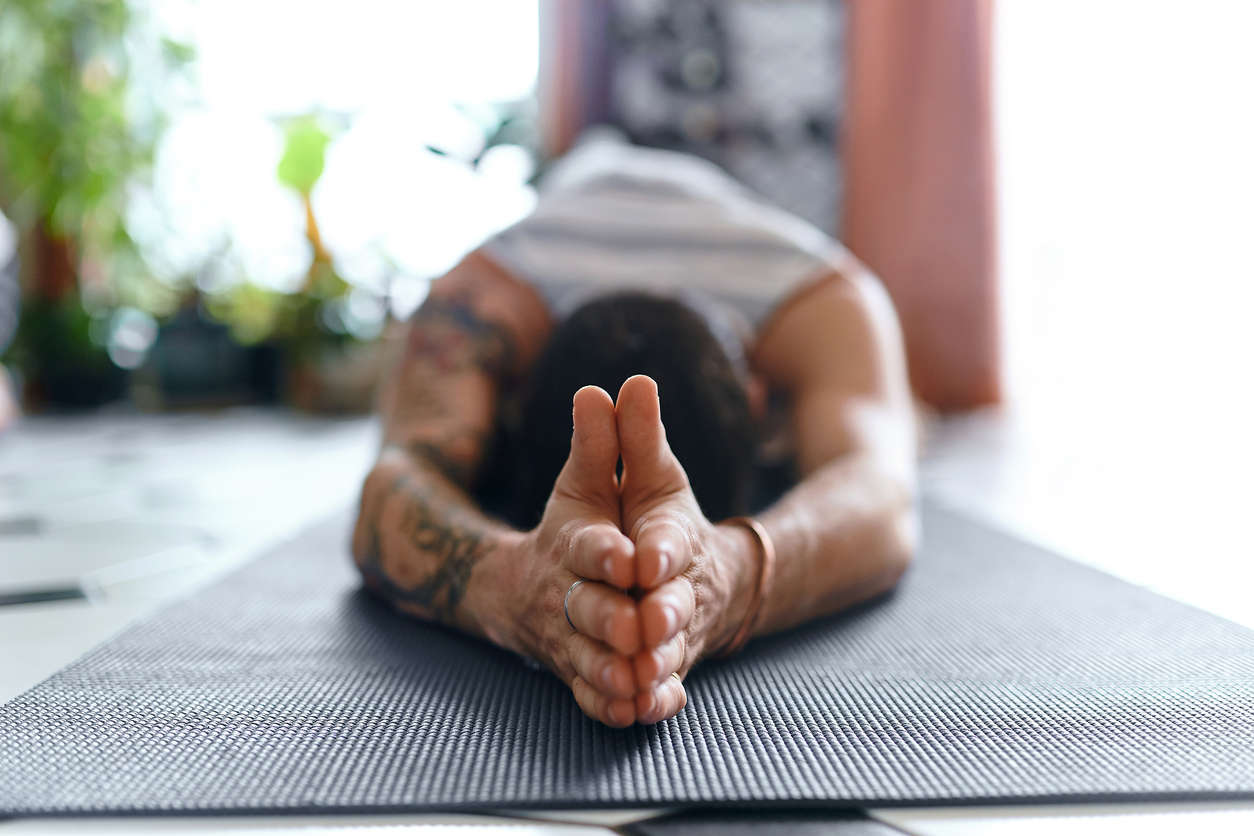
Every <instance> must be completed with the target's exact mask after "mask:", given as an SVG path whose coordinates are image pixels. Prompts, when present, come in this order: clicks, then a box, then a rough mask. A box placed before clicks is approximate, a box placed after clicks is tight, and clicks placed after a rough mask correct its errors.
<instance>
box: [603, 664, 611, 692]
mask: <svg viewBox="0 0 1254 836" xmlns="http://www.w3.org/2000/svg"><path fill="white" fill-rule="evenodd" d="M601 687H602V688H604V689H605V690H606V691H612V690H614V668H612V667H611V666H609V665H606V666H605V669H604V670H602V671H601Z"/></svg>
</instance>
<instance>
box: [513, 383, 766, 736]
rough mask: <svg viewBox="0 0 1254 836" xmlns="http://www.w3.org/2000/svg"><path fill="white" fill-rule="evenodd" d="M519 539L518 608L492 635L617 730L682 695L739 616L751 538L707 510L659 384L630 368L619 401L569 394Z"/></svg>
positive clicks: (591, 393) (666, 709)
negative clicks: (548, 476) (543, 486)
mask: <svg viewBox="0 0 1254 836" xmlns="http://www.w3.org/2000/svg"><path fill="white" fill-rule="evenodd" d="M620 459H621V460H622V478H621V479H620V478H619V477H618V463H619V460H620ZM514 547H515V548H516V549H517V552H516V554H515V555H514V559H513V560H511V561H510V563H511V564H513V565H514V566H515V567H517V569H518V570H519V571H518V573H517V575H516V576H515V577H514V578H513V579H512V580H513V582H515V583H517V584H518V586H517V587H516V590H515V593H516V594H506V595H503V596H502V601H503V603H504V605H505V606H506V607H516V608H518V610H519V611H517V612H515V613H511V616H512V617H511V618H509V619H508V620H509V621H510V622H512V623H513V625H514V626H515V628H516V629H515V630H513V631H511V632H512V633H514V635H512V636H508V637H507V636H493V638H494V639H496V640H498V641H500V642H501V643H502V644H505V645H506V646H511V647H513V648H514V649H516V650H519V651H521V652H523V653H525V654H527V655H529V656H531V657H533V658H535V659H537V660H539V661H541V662H543V663H545V664H547V665H548V666H549V667H550V668H551V669H552V670H553V671H554V672H555V673H556V674H557V675H558V676H559V677H560V678H561V679H562V681H563V682H565V683H566V684H567V685H568V686H569V687H570V689H571V691H572V692H573V693H574V696H575V699H576V701H577V702H578V703H579V706H580V708H582V709H583V711H584V712H585V713H586V714H588V716H590V717H593V718H595V719H597V720H600V721H601V722H603V723H606V724H607V725H610V726H616V727H623V726H629V725H631V724H632V723H656V722H659V721H661V720H665V719H667V718H669V717H673V716H674V715H675V714H677V713H678V712H679V711H680V710H681V709H682V708H683V707H684V706H685V705H686V704H687V694H686V692H685V690H684V686H683V683H682V678H683V677H684V676H685V675H686V674H687V672H688V671H689V669H691V668H692V666H693V665H694V664H695V663H696V662H697V661H698V660H699V659H701V658H702V657H703V656H705V655H709V654H710V653H715V652H718V651H719V650H720V649H721V648H723V647H725V646H726V645H727V644H728V643H729V642H730V640H731V638H732V637H733V636H734V635H735V634H736V633H737V631H738V628H739V627H740V624H741V621H742V620H743V615H744V610H745V607H746V606H747V605H748V600H749V597H750V595H751V590H750V589H749V588H748V587H747V584H748V583H751V582H752V578H751V577H749V576H750V575H752V565H751V563H750V562H749V561H751V560H752V555H753V549H754V548H755V547H756V544H755V543H754V541H753V539H752V535H751V534H750V533H749V532H748V531H747V530H745V529H744V528H743V527H741V526H738V525H715V524H713V523H711V522H710V521H708V520H707V519H706V518H705V516H704V515H703V514H702V512H701V509H700V508H699V506H698V505H697V501H696V498H695V497H694V496H693V493H692V490H691V488H690V487H689V483H688V477H687V475H686V474H685V473H684V470H683V467H682V466H681V465H680V463H679V460H678V459H677V458H676V457H675V455H674V453H673V452H672V451H671V449H670V446H669V445H668V444H667V441H666V432H665V430H664V429H663V426H662V421H661V413H660V404H659V400H658V391H657V385H656V384H655V383H654V382H653V380H652V379H650V378H648V377H645V376H636V377H632V378H630V379H629V380H627V382H626V383H624V384H623V386H622V389H621V390H620V391H619V394H618V399H617V402H614V401H613V400H611V398H610V396H609V395H608V394H607V393H606V392H605V391H604V390H603V389H600V388H597V387H594V386H588V387H584V388H583V389H580V390H579V392H577V393H576V394H575V398H574V434H573V436H572V438H571V449H570V457H569V459H568V460H567V461H566V464H565V466H564V467H563V468H562V471H561V473H560V474H559V475H558V478H557V481H556V483H555V484H554V487H553V493H552V495H551V497H550V498H549V501H548V504H547V506H546V507H545V511H544V516H543V518H542V520H541V522H540V524H539V526H537V527H536V528H535V529H534V530H533V531H531V532H527V533H525V534H523V535H522V536H521V538H520V539H519V540H518V541H517V543H516V544H515V546H514ZM579 581H583V582H582V583H577V582H579ZM576 584H577V585H576ZM572 585H573V586H574V588H573V589H572ZM568 592H569V595H568ZM568 618H569V621H568V620H567V619H568ZM572 626H573V628H574V629H572Z"/></svg>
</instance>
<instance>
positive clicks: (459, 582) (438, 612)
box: [361, 476, 487, 624]
mask: <svg viewBox="0 0 1254 836" xmlns="http://www.w3.org/2000/svg"><path fill="white" fill-rule="evenodd" d="M389 493H399V494H400V495H402V496H403V497H404V498H405V499H406V504H405V507H404V513H403V514H402V517H401V524H400V527H401V531H402V533H403V534H404V535H405V537H406V539H407V540H408V542H409V544H410V545H411V546H412V547H413V548H414V549H415V550H417V551H418V552H419V553H420V554H421V555H423V556H426V557H428V558H429V559H430V561H431V564H432V565H433V566H434V568H433V569H432V570H431V571H430V573H429V574H428V575H427V576H426V577H425V578H423V579H421V580H419V581H418V582H417V583H406V582H404V581H402V580H399V579H397V578H394V577H392V576H391V575H389V574H388V573H387V571H386V570H385V569H384V566H383V551H382V548H381V544H380V536H379V530H378V520H377V519H376V520H375V521H374V526H373V530H372V535H371V542H370V546H369V547H368V549H367V552H366V555H365V559H364V560H363V561H362V564H361V572H362V576H363V578H364V579H365V581H366V583H367V585H368V586H369V587H370V588H371V589H373V590H375V591H376V592H378V593H380V594H382V595H383V596H384V597H386V598H388V599H389V600H391V601H392V602H393V603H397V604H409V605H411V606H414V607H416V608H418V610H419V611H420V612H421V613H422V614H423V615H425V616H427V617H429V618H436V619H439V620H440V621H442V622H444V623H446V624H452V623H454V622H455V620H456V614H457V607H458V605H459V604H460V603H461V601H462V599H463V598H464V597H465V595H466V589H467V587H468V586H469V584H470V575H471V573H472V572H473V571H474V568H475V564H476V563H478V562H479V560H480V559H481V558H482V557H483V556H484V554H486V553H487V545H486V544H485V543H484V539H483V535H482V533H481V532H480V531H478V530H477V527H476V526H475V525H474V523H475V522H476V521H475V520H473V519H471V515H469V514H468V513H467V512H466V511H464V510H462V509H459V508H458V507H456V505H455V504H454V503H455V502H456V499H455V498H453V497H451V496H449V495H448V494H447V493H445V491H444V490H442V489H441V488H440V487H439V486H433V485H424V484H420V483H418V482H416V481H415V480H413V479H412V478H410V477H408V476H402V477H400V478H398V479H397V480H396V481H395V482H394V483H393V485H392V490H391V491H389ZM384 499H385V500H386V497H384Z"/></svg>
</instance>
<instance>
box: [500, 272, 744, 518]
mask: <svg viewBox="0 0 1254 836" xmlns="http://www.w3.org/2000/svg"><path fill="white" fill-rule="evenodd" d="M634 374H647V375H649V376H650V377H652V378H653V379H654V380H656V381H657V384H658V391H659V393H660V395H661V402H662V422H663V423H664V424H665V425H666V437H667V440H668V441H669V442H670V445H671V449H672V450H674V452H675V455H676V456H677V457H678V458H679V461H680V463H681V464H682V465H683V467H684V470H685V471H687V473H688V479H689V481H690V482H691V483H692V489H693V493H694V494H695V495H696V498H697V502H698V503H700V505H701V510H702V511H703V512H704V513H705V515H706V517H708V518H709V519H712V520H720V519H724V518H726V517H729V516H733V515H736V514H742V513H745V511H746V505H747V502H748V497H749V491H750V487H751V480H752V475H753V462H754V444H755V441H756V426H755V421H754V418H753V410H752V409H751V406H750V397H749V387H750V378H749V374H748V370H747V368H746V364H745V362H744V348H743V343H741V341H740V340H739V339H738V338H737V336H736V334H735V331H734V329H732V328H730V327H728V324H727V321H726V319H725V318H721V317H720V312H719V311H718V309H717V308H716V307H715V306H714V305H713V303H708V304H707V303H703V302H702V301H701V300H699V299H695V298H688V299H687V300H685V301H680V300H677V299H672V298H666V297H660V296H653V295H650V294H645V293H620V294H614V295H610V296H603V297H599V298H597V299H594V300H593V301H590V302H587V303H585V304H584V305H583V306H582V307H580V308H578V309H576V310H575V311H574V312H573V313H572V314H571V315H570V316H569V317H568V318H566V320H565V321H563V322H562V323H561V324H560V325H559V326H558V327H557V328H556V329H555V331H554V333H553V335H552V338H551V339H550V341H549V344H548V345H547V346H546V348H545V350H544V352H543V353H542V355H541V356H540V358H539V360H538V361H537V363H536V365H535V367H534V369H533V370H532V374H531V378H530V382H529V385H528V387H527V391H526V394H525V396H524V398H523V400H522V404H521V414H520V416H519V420H518V426H517V433H516V437H515V438H514V439H513V444H512V446H513V447H514V449H515V451H516V453H517V456H516V460H515V467H514V468H513V469H512V476H511V478H512V480H513V481H514V490H513V492H512V495H513V500H512V502H511V503H510V505H511V514H510V516H511V517H512V518H513V519H512V521H513V522H515V523H516V524H518V525H522V526H531V525H534V524H535V523H536V522H538V521H539V518H540V515H541V513H542V512H543V510H544V504H545V501H546V500H547V499H548V496H549V493H550V491H551V490H552V488H553V482H554V481H555V480H556V478H557V474H558V472H559V471H560V470H561V468H562V465H563V463H564V462H565V461H566V457H567V456H568V455H569V453H570V434H571V398H572V397H573V396H574V394H575V392H576V391H578V389H579V388H580V387H582V386H587V385H596V386H600V387H601V388H603V389H605V390H606V391H607V392H609V393H610V395H611V396H613V395H616V394H617V392H618V388H619V386H621V385H622V383H623V381H624V380H626V379H627V378H628V377H631V376H632V375H634Z"/></svg>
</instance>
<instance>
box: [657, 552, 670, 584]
mask: <svg viewBox="0 0 1254 836" xmlns="http://www.w3.org/2000/svg"><path fill="white" fill-rule="evenodd" d="M670 568H671V553H670V552H669V551H666V550H665V549H663V550H662V551H659V552H658V553H657V577H655V578H654V579H653V582H654V583H661V582H662V580H663V579H664V578H665V577H666V575H667V573H668V572H669V571H670Z"/></svg>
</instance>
